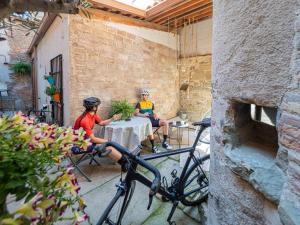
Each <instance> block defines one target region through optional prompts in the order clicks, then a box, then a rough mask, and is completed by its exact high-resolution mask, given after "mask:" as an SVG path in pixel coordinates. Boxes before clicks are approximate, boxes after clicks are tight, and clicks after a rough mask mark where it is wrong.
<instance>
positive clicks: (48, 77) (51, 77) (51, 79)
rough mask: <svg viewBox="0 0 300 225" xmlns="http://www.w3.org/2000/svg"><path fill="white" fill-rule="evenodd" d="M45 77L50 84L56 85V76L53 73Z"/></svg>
mask: <svg viewBox="0 0 300 225" xmlns="http://www.w3.org/2000/svg"><path fill="white" fill-rule="evenodd" d="M44 79H45V80H47V81H48V83H49V84H50V85H54V77H53V76H51V75H45V76H44Z"/></svg>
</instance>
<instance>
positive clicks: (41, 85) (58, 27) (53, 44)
mask: <svg viewBox="0 0 300 225" xmlns="http://www.w3.org/2000/svg"><path fill="white" fill-rule="evenodd" d="M68 18H69V17H68V16H67V15H62V17H56V19H55V20H54V22H53V24H52V25H51V27H50V28H49V29H48V31H47V32H46V34H45V36H44V37H43V39H42V40H41V42H40V43H39V44H38V46H37V48H36V74H37V84H38V85H37V93H38V98H39V99H38V109H40V108H41V106H42V104H48V105H49V106H50V100H51V99H50V97H49V96H47V95H46V94H45V90H46V87H47V86H48V82H47V81H46V80H45V79H44V75H45V74H49V72H50V70H51V68H50V60H51V59H53V58H55V57H56V56H58V55H60V54H62V59H63V95H64V96H63V102H64V122H65V124H68V123H69V121H68V118H69V117H68V113H69V100H68V96H69V88H68V86H69V85H68V80H69V79H68V78H69V69H70V68H69V26H68V23H69V19H68Z"/></svg>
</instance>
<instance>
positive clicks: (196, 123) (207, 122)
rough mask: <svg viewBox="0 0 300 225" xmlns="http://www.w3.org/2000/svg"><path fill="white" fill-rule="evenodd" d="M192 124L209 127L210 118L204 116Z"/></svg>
mask: <svg viewBox="0 0 300 225" xmlns="http://www.w3.org/2000/svg"><path fill="white" fill-rule="evenodd" d="M193 125H194V126H204V127H210V125H211V118H205V119H203V120H202V121H200V122H195V123H193Z"/></svg>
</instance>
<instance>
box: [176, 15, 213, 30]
mask: <svg viewBox="0 0 300 225" xmlns="http://www.w3.org/2000/svg"><path fill="white" fill-rule="evenodd" d="M211 16H212V12H202V13H201V14H199V15H197V16H195V17H193V18H192V19H191V20H190V21H191V24H194V23H197V22H199V21H201V20H204V19H207V18H210V17H211ZM185 22H186V21H185V20H181V21H179V22H177V26H175V28H179V27H183V25H184V23H185Z"/></svg>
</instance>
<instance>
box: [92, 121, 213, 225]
mask: <svg viewBox="0 0 300 225" xmlns="http://www.w3.org/2000/svg"><path fill="white" fill-rule="evenodd" d="M193 125H194V126H199V127H200V129H199V132H198V134H197V137H196V139H195V142H194V144H193V145H192V146H191V147H187V148H181V149H177V150H174V151H169V152H161V153H153V154H147V155H141V156H140V155H139V154H133V153H130V152H129V151H128V150H127V149H126V148H124V147H122V146H120V145H119V144H117V143H114V142H108V143H107V146H113V147H115V148H116V149H117V150H118V151H119V152H120V153H122V154H123V155H125V156H127V158H128V162H129V165H130V167H129V169H128V172H127V174H126V176H125V178H124V179H122V178H121V179H120V182H119V183H118V185H117V193H116V195H115V196H114V198H113V199H112V200H111V202H110V203H109V205H108V207H107V208H106V209H105V211H104V213H103V214H102V216H101V218H100V219H99V221H98V223H97V225H102V224H109V225H121V224H122V219H123V217H124V215H125V212H126V210H127V208H128V205H129V203H130V200H131V198H132V196H133V193H134V190H135V184H136V181H138V182H140V183H142V184H144V185H146V186H147V187H149V188H150V192H149V203H148V207H147V209H148V210H149V209H150V207H151V204H152V200H153V196H154V195H156V193H159V194H161V195H162V198H163V200H166V201H171V202H172V203H173V207H172V210H171V212H170V214H169V216H168V218H167V221H168V223H169V224H170V225H175V224H176V223H175V221H172V216H173V214H174V212H175V209H176V207H177V205H178V204H179V202H181V203H182V204H184V205H186V206H194V205H198V204H200V203H201V202H203V201H205V200H206V199H207V196H208V185H209V180H208V177H207V174H206V173H205V172H204V170H203V169H202V167H201V165H202V164H203V162H204V161H206V160H208V159H209V158H210V155H205V156H203V157H197V156H195V154H194V153H195V150H196V146H197V144H198V141H199V140H201V137H202V133H203V131H204V130H206V129H207V128H208V127H210V119H204V120H202V121H201V122H197V123H194V124H193ZM186 152H188V153H189V156H188V158H187V161H186V163H185V165H184V168H183V170H182V173H181V174H180V176H179V177H178V176H177V171H176V170H174V171H173V172H172V173H171V176H172V182H171V185H170V186H168V185H167V184H166V178H165V177H164V178H163V182H162V184H163V185H161V175H160V172H159V171H158V169H157V168H155V167H154V166H153V165H151V164H150V163H149V162H147V161H149V160H152V159H157V158H162V157H168V156H171V155H176V154H182V153H186ZM190 164H191V165H190ZM138 165H140V166H142V167H144V168H146V169H148V170H149V171H151V172H152V173H153V174H154V177H155V178H154V180H153V181H150V180H149V179H148V178H146V177H145V176H144V175H142V174H141V173H139V172H138V171H137V166H138Z"/></svg>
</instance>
